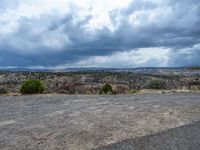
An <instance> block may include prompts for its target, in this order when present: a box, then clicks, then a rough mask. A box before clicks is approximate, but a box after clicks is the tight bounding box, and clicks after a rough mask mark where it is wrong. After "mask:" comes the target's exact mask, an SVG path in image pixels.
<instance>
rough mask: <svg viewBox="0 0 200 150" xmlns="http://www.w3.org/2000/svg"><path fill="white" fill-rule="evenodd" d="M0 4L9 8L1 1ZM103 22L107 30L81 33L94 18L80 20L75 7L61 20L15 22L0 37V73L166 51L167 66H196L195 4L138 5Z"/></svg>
mask: <svg viewBox="0 0 200 150" xmlns="http://www.w3.org/2000/svg"><path fill="white" fill-rule="evenodd" d="M0 4H2V5H3V6H4V8H5V7H11V8H12V7H13V5H11V3H7V2H6V1H2V2H0ZM0 9H1V10H2V11H3V10H4V9H3V8H2V7H1V8H0ZM91 9H92V8H91ZM80 16H81V17H80ZM131 16H132V20H131ZM109 17H110V20H111V24H112V26H113V28H114V29H113V30H111V29H110V28H109V27H107V26H103V27H101V28H97V29H94V30H87V25H88V24H89V22H90V21H91V20H92V19H94V16H92V15H91V14H90V13H89V14H87V15H84V16H83V15H81V14H80V12H79V8H78V7H76V6H73V7H72V9H71V10H70V13H68V14H66V15H65V16H59V15H58V14H57V13H51V14H45V15H41V16H39V17H31V18H30V17H29V18H28V17H26V16H25V17H21V18H20V19H19V20H18V27H17V28H16V29H15V30H14V31H13V32H11V33H6V34H2V36H1V37H0V53H1V55H0V64H1V65H0V67H4V66H19V67H22V66H58V65H61V64H75V63H76V62H79V61H81V60H85V59H88V58H90V57H95V56H109V55H113V54H114V53H116V52H124V51H131V50H138V49H141V48H151V47H152V48H156V47H157V48H158V47H161V48H169V49H171V55H170V58H169V63H168V66H187V65H200V59H199V58H200V49H199V48H200V47H197V46H196V47H195V45H198V44H200V27H199V24H200V2H199V1H197V0H189V1H188V0H187V1H186V0H183V1H178V0H177V1H172V0H168V1H163V3H162V4H161V3H158V2H150V1H149V2H147V1H139V0H138V1H136V2H135V1H134V2H132V3H130V5H129V6H128V7H127V8H123V9H117V8H116V9H113V10H112V11H110V12H109ZM1 21H4V20H0V25H1ZM194 47H195V48H194ZM187 49H189V50H190V52H188V53H187ZM189 50H188V51H189ZM148 51H150V49H148ZM161 51H162V49H161ZM180 58H183V59H181V60H180ZM152 62H157V61H156V60H152ZM144 65H146V66H148V64H144ZM113 67H118V66H117V65H116V66H115V64H113ZM129 67H130V66H129ZM132 67H134V66H132Z"/></svg>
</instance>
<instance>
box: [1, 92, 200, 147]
mask: <svg viewBox="0 0 200 150" xmlns="http://www.w3.org/2000/svg"><path fill="white" fill-rule="evenodd" d="M198 121H200V94H198V93H188V94H176V93H167V94H133V95H114V96H85V95H32V96H0V149H1V150H15V149H16V150H35V149H36V150H55V149H58V150H61V149H67V150H89V149H98V150H104V149H105V150H113V149H124V150H129V149H133V150H134V149H136V150H137V149H138V150H139V149H144V150H146V149H148V150H151V149H152V150H157V149H163V150H165V149H166V150H168V149H170V150H186V149H187V150H197V149H198V147H199V143H200V138H199V135H200V133H199V131H200V125H199V124H200V123H199V122H198ZM197 146H198V147H197Z"/></svg>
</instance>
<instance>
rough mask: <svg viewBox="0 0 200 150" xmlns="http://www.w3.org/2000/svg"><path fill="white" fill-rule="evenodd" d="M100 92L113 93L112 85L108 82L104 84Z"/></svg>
mask: <svg viewBox="0 0 200 150" xmlns="http://www.w3.org/2000/svg"><path fill="white" fill-rule="evenodd" d="M100 94H114V93H113V89H112V86H111V85H110V84H107V83H106V84H105V85H104V86H103V87H102V88H101V91H100Z"/></svg>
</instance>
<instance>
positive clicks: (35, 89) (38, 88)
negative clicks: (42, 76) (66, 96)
mask: <svg viewBox="0 0 200 150" xmlns="http://www.w3.org/2000/svg"><path fill="white" fill-rule="evenodd" d="M43 91H44V86H43V84H42V82H41V81H40V80H28V81H26V82H25V83H24V84H23V85H22V86H21V89H20V92H21V93H22V94H37V93H43Z"/></svg>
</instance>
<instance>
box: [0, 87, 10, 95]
mask: <svg viewBox="0 0 200 150" xmlns="http://www.w3.org/2000/svg"><path fill="white" fill-rule="evenodd" d="M7 93H8V91H7V89H5V88H0V94H7Z"/></svg>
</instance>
